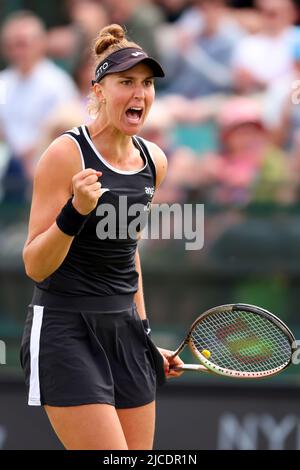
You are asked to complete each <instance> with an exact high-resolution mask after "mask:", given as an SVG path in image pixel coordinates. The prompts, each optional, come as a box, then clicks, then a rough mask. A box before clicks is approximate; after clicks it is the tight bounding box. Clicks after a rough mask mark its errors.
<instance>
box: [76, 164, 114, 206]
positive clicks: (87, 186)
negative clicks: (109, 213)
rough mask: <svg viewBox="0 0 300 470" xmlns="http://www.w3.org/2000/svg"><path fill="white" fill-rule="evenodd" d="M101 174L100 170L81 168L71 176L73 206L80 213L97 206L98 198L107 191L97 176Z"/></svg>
mask: <svg viewBox="0 0 300 470" xmlns="http://www.w3.org/2000/svg"><path fill="white" fill-rule="evenodd" d="M100 176H102V173H101V171H96V170H93V169H92V168H87V169H86V170H82V171H80V172H79V173H77V174H76V175H74V176H73V178H72V185H73V194H74V197H73V200H72V204H73V206H74V208H75V209H76V210H77V211H78V212H79V213H80V214H82V215H87V214H89V213H90V212H92V210H93V209H95V207H96V206H97V202H98V199H99V198H100V197H101V196H102V194H103V193H105V192H106V191H109V190H108V189H107V188H102V186H101V183H100V181H99V180H98V179H99V177H100Z"/></svg>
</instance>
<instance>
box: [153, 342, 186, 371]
mask: <svg viewBox="0 0 300 470" xmlns="http://www.w3.org/2000/svg"><path fill="white" fill-rule="evenodd" d="M157 349H158V350H159V352H160V354H161V355H162V356H163V358H164V368H165V374H166V377H179V376H180V375H181V374H182V373H183V372H180V371H176V370H174V369H172V367H171V366H181V365H182V364H183V361H182V360H181V359H180V357H179V356H175V357H172V356H173V354H174V352H173V351H169V350H168V349H163V348H157Z"/></svg>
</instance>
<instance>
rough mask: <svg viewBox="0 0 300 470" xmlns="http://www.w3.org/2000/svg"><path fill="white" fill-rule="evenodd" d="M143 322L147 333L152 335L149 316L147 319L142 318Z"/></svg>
mask: <svg viewBox="0 0 300 470" xmlns="http://www.w3.org/2000/svg"><path fill="white" fill-rule="evenodd" d="M142 323H143V327H144V330H145V333H146V334H147V335H148V336H151V328H150V323H149V320H148V318H145V320H142Z"/></svg>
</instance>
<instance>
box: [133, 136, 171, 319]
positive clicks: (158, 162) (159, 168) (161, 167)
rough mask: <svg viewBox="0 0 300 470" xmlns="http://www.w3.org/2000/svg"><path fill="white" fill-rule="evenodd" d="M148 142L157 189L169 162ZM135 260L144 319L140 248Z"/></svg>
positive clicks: (139, 298) (140, 310) (138, 292)
mask: <svg viewBox="0 0 300 470" xmlns="http://www.w3.org/2000/svg"><path fill="white" fill-rule="evenodd" d="M147 144H148V147H149V150H150V151H151V154H152V156H153V159H154V163H155V168H156V189H157V188H158V187H159V185H160V184H161V183H162V181H163V180H164V178H165V175H166V172H167V166H168V162H167V158H166V156H165V154H164V152H163V151H162V150H161V149H160V148H159V147H158V146H157V145H155V144H153V143H152V142H147ZM135 262H136V270H137V272H138V274H139V284H138V291H137V292H136V294H135V297H134V301H135V303H136V306H137V311H138V313H139V316H140V317H141V319H142V320H144V319H146V317H147V315H146V309H145V301H144V293H143V279H142V269H141V261H140V255H139V252H138V248H137V250H136V257H135Z"/></svg>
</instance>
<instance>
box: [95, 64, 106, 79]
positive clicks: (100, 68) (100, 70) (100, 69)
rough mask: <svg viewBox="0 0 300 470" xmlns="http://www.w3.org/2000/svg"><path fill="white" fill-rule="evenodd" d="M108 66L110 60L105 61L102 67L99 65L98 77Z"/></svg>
mask: <svg viewBox="0 0 300 470" xmlns="http://www.w3.org/2000/svg"><path fill="white" fill-rule="evenodd" d="M107 67H108V62H104V64H102V65H101V67H99V69H98V71H97V77H99V76H100V75H101V74H102V73H103V72H105V70H106V69H107Z"/></svg>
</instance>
